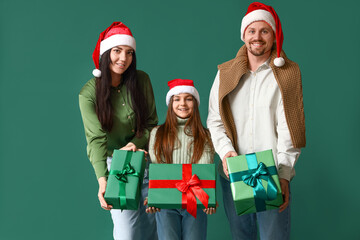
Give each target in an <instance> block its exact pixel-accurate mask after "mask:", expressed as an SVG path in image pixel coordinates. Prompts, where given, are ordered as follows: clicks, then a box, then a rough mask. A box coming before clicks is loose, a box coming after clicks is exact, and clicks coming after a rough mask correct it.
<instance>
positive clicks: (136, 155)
mask: <svg viewBox="0 0 360 240" xmlns="http://www.w3.org/2000/svg"><path fill="white" fill-rule="evenodd" d="M144 171H145V154H144V152H143V151H136V152H133V151H125V150H114V153H113V158H112V161H111V167H110V173H109V177H108V180H107V185H106V191H105V195H104V198H105V201H106V202H107V204H110V205H112V206H113V209H130V210H137V209H138V208H139V200H140V193H141V186H142V182H143V177H144Z"/></svg>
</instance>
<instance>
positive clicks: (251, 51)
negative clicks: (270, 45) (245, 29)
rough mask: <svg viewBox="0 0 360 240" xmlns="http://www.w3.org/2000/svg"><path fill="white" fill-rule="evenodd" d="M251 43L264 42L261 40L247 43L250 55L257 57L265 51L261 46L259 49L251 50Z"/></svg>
mask: <svg viewBox="0 0 360 240" xmlns="http://www.w3.org/2000/svg"><path fill="white" fill-rule="evenodd" d="M253 43H261V44H264V43H265V42H263V41H254V42H250V44H249V45H250V47H249V52H250V53H251V54H252V55H254V56H257V57H259V56H262V55H264V53H265V48H263V49H261V50H253V49H252V48H251V46H252V44H253Z"/></svg>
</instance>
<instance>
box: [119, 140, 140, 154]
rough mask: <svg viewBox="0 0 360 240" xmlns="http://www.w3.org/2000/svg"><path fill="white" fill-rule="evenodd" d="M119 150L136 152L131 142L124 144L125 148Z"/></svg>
mask: <svg viewBox="0 0 360 240" xmlns="http://www.w3.org/2000/svg"><path fill="white" fill-rule="evenodd" d="M120 150H127V151H133V152H135V151H137V150H138V149H137V148H136V145H135V144H133V143H132V142H129V143H128V144H126V146H124V147H122V148H120Z"/></svg>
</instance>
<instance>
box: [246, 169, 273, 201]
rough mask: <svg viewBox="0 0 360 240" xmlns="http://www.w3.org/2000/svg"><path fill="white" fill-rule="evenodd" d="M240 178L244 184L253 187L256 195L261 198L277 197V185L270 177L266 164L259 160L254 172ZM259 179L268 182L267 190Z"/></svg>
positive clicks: (270, 198) (271, 198)
mask: <svg viewBox="0 0 360 240" xmlns="http://www.w3.org/2000/svg"><path fill="white" fill-rule="evenodd" d="M241 178H242V180H243V181H244V183H245V184H247V185H249V186H251V187H252V188H254V192H255V195H256V197H258V198H260V199H262V200H274V199H276V197H277V192H278V190H277V187H276V184H275V182H274V180H273V178H272V177H271V175H270V173H269V171H268V169H267V167H266V165H265V164H264V163H263V162H260V163H259V165H258V167H257V168H256V170H255V172H253V173H250V174H246V175H243V176H242V177H241ZM261 179H263V180H265V181H267V182H268V187H267V191H266V190H265V188H264V186H263V185H262V183H261Z"/></svg>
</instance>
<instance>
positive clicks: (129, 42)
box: [100, 34, 136, 56]
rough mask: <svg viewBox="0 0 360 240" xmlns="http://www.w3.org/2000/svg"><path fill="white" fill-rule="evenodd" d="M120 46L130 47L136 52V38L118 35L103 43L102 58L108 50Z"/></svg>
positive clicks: (101, 48)
mask: <svg viewBox="0 0 360 240" xmlns="http://www.w3.org/2000/svg"><path fill="white" fill-rule="evenodd" d="M119 45H126V46H130V47H132V48H133V49H134V51H136V42H135V38H134V37H132V36H130V35H126V34H116V35H112V36H110V37H108V38H106V39H104V40H102V41H101V43H100V56H101V55H102V54H103V53H104V52H106V51H107V50H109V49H111V48H113V47H115V46H119Z"/></svg>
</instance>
